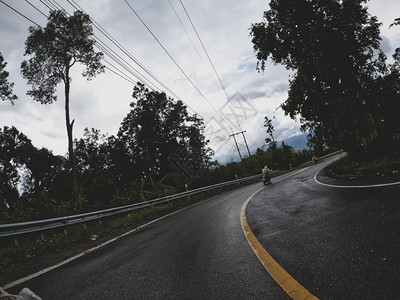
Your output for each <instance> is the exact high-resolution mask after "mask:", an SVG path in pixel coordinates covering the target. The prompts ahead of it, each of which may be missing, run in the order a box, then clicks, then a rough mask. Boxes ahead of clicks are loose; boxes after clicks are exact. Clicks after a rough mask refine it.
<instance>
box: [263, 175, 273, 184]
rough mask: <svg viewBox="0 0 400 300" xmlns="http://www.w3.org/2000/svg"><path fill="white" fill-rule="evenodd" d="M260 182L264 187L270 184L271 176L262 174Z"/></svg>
mask: <svg viewBox="0 0 400 300" xmlns="http://www.w3.org/2000/svg"><path fill="white" fill-rule="evenodd" d="M262 182H263V184H264V185H267V184H270V183H271V175H266V174H263V178H262Z"/></svg>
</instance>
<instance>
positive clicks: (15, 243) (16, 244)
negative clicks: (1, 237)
mask: <svg viewBox="0 0 400 300" xmlns="http://www.w3.org/2000/svg"><path fill="white" fill-rule="evenodd" d="M14 245H15V247H18V246H19V241H18V239H14Z"/></svg>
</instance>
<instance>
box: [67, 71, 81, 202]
mask: <svg viewBox="0 0 400 300" xmlns="http://www.w3.org/2000/svg"><path fill="white" fill-rule="evenodd" d="M69 91H70V80H69V67H67V68H66V74H65V122H66V126H67V135H68V156H69V163H70V165H71V170H72V180H73V184H74V191H73V192H74V198H75V200H76V201H79V182H78V173H77V170H76V165H75V154H74V144H73V136H72V130H73V126H74V120H72V122H71V121H70V117H69Z"/></svg>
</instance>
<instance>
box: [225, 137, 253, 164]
mask: <svg viewBox="0 0 400 300" xmlns="http://www.w3.org/2000/svg"><path fill="white" fill-rule="evenodd" d="M245 132H246V130H244V131H240V132H236V133H232V134H231V135H230V136H229V137H231V136H233V139H234V140H235V144H236V149H237V151H238V153H239V157H240V160H243V158H242V154H241V153H240V150H239V146H238V144H237V141H236V138H235V135H238V134H242V136H243V139H244V142H245V143H246V148H247V152H248V153H249V157H250V150H249V146H248V145H247V141H246V137H245V136H244V133H245Z"/></svg>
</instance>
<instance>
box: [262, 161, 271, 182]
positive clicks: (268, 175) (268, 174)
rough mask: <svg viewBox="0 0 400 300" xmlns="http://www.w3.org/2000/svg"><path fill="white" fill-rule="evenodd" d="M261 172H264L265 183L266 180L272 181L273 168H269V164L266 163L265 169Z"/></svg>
mask: <svg viewBox="0 0 400 300" xmlns="http://www.w3.org/2000/svg"><path fill="white" fill-rule="evenodd" d="M261 172H262V173H263V182H264V184H265V183H266V182H270V181H271V170H270V168H268V166H267V165H265V167H264V169H262V171H261Z"/></svg>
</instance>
